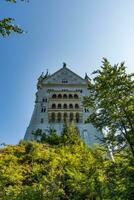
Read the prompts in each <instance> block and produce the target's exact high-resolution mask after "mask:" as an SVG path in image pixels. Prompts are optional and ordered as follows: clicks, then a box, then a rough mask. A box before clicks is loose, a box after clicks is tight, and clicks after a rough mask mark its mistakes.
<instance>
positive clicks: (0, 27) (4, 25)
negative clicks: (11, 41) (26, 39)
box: [0, 0, 27, 37]
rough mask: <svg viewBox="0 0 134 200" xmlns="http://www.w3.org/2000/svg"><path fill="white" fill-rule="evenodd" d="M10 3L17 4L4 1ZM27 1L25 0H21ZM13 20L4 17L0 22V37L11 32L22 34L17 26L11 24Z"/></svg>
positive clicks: (12, 0)
mask: <svg viewBox="0 0 134 200" xmlns="http://www.w3.org/2000/svg"><path fill="white" fill-rule="evenodd" d="M6 1H7V2H10V3H17V0H6ZM21 1H27V0H21ZM13 22H14V19H13V18H11V17H6V18H4V19H1V20H0V36H3V37H6V36H9V35H10V34H11V33H12V32H16V33H23V30H22V29H21V28H20V27H19V26H18V25H15V24H13Z"/></svg>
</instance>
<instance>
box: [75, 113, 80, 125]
mask: <svg viewBox="0 0 134 200" xmlns="http://www.w3.org/2000/svg"><path fill="white" fill-rule="evenodd" d="M79 121H80V116H79V113H76V122H77V123H79Z"/></svg>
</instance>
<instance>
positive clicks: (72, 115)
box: [70, 113, 74, 122]
mask: <svg viewBox="0 0 134 200" xmlns="http://www.w3.org/2000/svg"><path fill="white" fill-rule="evenodd" d="M73 119H74V114H73V113H70V122H72V121H73Z"/></svg>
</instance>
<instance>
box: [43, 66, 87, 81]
mask: <svg viewBox="0 0 134 200" xmlns="http://www.w3.org/2000/svg"><path fill="white" fill-rule="evenodd" d="M44 83H45V84H47V83H49V84H86V80H85V79H83V78H82V77H80V76H79V75H77V74H76V73H75V72H73V71H71V70H70V69H69V68H68V67H67V65H66V63H63V67H62V68H61V69H59V70H58V71H56V72H55V73H53V74H52V75H50V76H49V77H48V78H47V79H45V80H44Z"/></svg>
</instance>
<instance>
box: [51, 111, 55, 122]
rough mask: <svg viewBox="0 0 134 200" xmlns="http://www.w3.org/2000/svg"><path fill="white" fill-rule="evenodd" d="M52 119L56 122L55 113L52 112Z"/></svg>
mask: <svg viewBox="0 0 134 200" xmlns="http://www.w3.org/2000/svg"><path fill="white" fill-rule="evenodd" d="M51 121H52V122H55V113H52V115H51Z"/></svg>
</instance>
